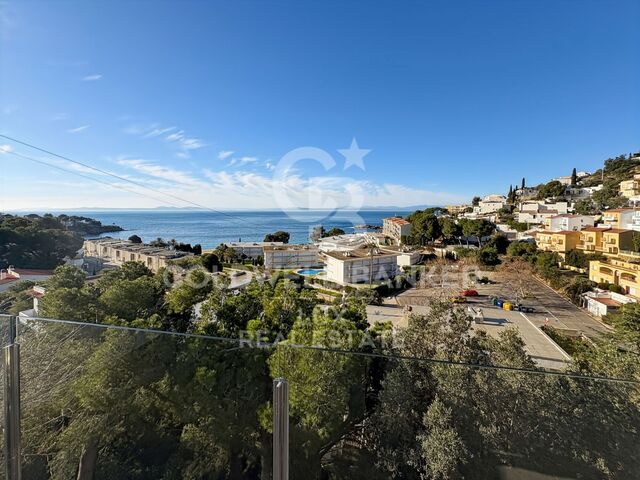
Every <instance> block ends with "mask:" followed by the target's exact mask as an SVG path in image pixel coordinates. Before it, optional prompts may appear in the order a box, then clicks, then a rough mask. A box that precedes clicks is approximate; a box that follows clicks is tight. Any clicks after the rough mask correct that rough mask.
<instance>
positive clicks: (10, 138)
mask: <svg viewBox="0 0 640 480" xmlns="http://www.w3.org/2000/svg"><path fill="white" fill-rule="evenodd" d="M0 138H4V139H6V140H9V141H11V142H15V143H18V144H20V145H23V146H25V147H29V148H33V149H34V150H38V151H40V152H42V153H46V154H47V155H51V156H54V157H57V158H60V159H62V160H65V161H67V162H71V163H74V164H76V165H80V166H82V167H85V168H88V169H90V170H93V171H95V172H98V173H100V174H102V175H108V176H110V177H113V178H117V179H118V180H121V181H123V182H128V183H131V184H133V185H136V186H138V187H140V188H144V189H147V190H150V191H152V192H155V193H159V194H160V195H166V196H168V197H171V198H174V199H176V200H179V201H181V202H185V203H187V204H189V205H191V206H194V207H198V208H202V209H204V210H209V211H211V212H214V213H217V214H220V215H224V216H226V217H229V218H232V219H234V220H236V221H240V222H242V223H244V224H245V225H250V226H253V227H256V228H264V225H257V224H252V223H250V222H247V221H246V219H244V218H241V217H238V216H235V215H231V214H229V213H226V212H222V211H220V210H215V209H213V208H210V207H206V206H204V205H201V204H199V203H196V202H192V201H191V200H186V199H184V198H181V197H179V196H177V195H174V194H172V193H167V192H163V191H162V190H158V189H156V188H153V187H149V186H147V185H145V184H144V183H140V182H137V181H135V180H131V179H130V178H126V177H122V176H120V175H117V174H115V173H111V172H108V171H106V170H102V169H100V168H97V167H94V166H92V165H89V164H87V163H83V162H80V161H78V160H73V159H72V158H69V157H66V156H64V155H60V154H58V153H55V152H52V151H51V150H47V149H45V148H42V147H38V146H37V145H33V144H31V143H29V142H25V141H22V140H19V139H17V138H13V137H10V136H8V135H4V134H0ZM5 153H10V152H5ZM87 178H91V177H87ZM156 200H157V199H156ZM174 206H175V205H174Z"/></svg>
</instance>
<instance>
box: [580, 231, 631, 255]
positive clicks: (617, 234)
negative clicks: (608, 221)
mask: <svg viewBox="0 0 640 480" xmlns="http://www.w3.org/2000/svg"><path fill="white" fill-rule="evenodd" d="M632 246H633V230H625V229H621V228H607V227H587V228H584V229H582V230H581V231H580V239H579V241H578V245H577V248H578V249H579V250H584V251H585V252H592V253H603V254H605V255H618V254H619V253H620V251H621V250H631V249H632Z"/></svg>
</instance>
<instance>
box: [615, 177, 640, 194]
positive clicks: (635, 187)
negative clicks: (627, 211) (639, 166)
mask: <svg viewBox="0 0 640 480" xmlns="http://www.w3.org/2000/svg"><path fill="white" fill-rule="evenodd" d="M619 188H620V195H622V196H623V197H626V198H632V197H637V196H639V195H640V174H635V175H634V176H633V178H632V179H631V180H623V181H622V182H620V187H619Z"/></svg>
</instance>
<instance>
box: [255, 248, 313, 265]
mask: <svg viewBox="0 0 640 480" xmlns="http://www.w3.org/2000/svg"><path fill="white" fill-rule="evenodd" d="M321 264H322V261H321V259H320V257H319V256H318V247H317V246H316V245H307V244H301V245H296V244H292V245H289V244H285V245H281V246H275V247H269V246H267V247H264V266H265V268H267V269H271V270H274V269H285V270H288V269H295V268H309V267H317V266H320V265H321Z"/></svg>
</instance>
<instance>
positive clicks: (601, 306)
mask: <svg viewBox="0 0 640 480" xmlns="http://www.w3.org/2000/svg"><path fill="white" fill-rule="evenodd" d="M635 302H636V300H635V299H633V298H631V297H627V296H626V295H621V294H619V293H615V292H608V291H605V290H601V289H599V288H596V289H595V290H594V291H592V292H586V293H584V294H582V303H583V307H585V308H586V309H587V310H588V311H589V313H591V314H592V315H595V316H596V317H602V316H603V315H607V314H609V313H611V312H612V311H615V310H618V309H619V308H620V307H621V306H622V305H624V304H626V303H635Z"/></svg>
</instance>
